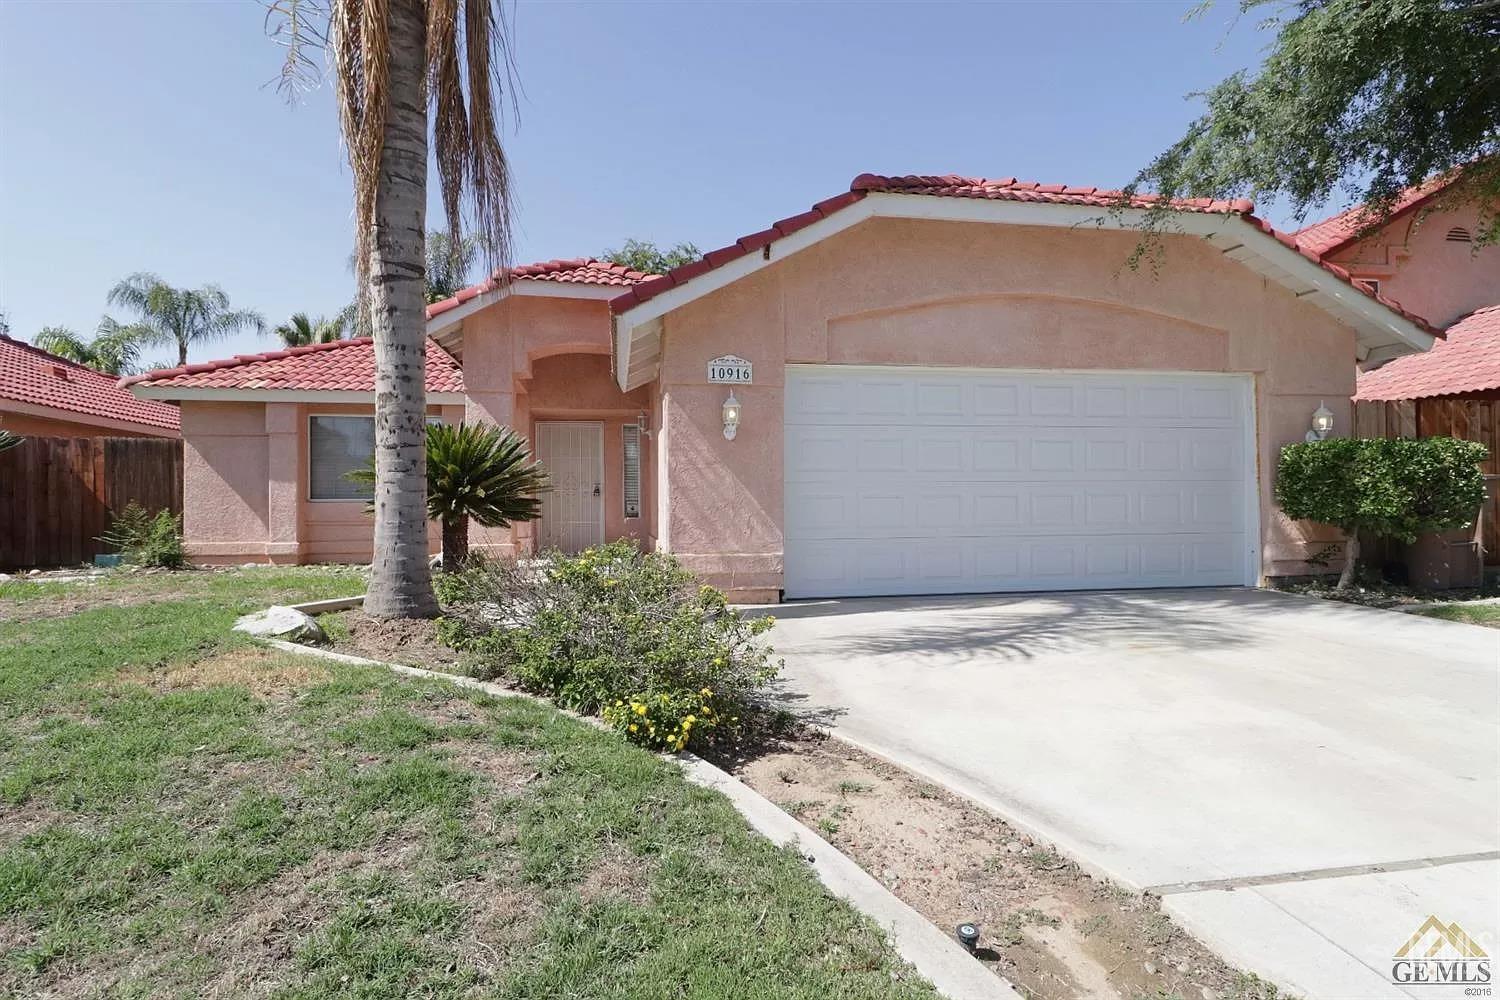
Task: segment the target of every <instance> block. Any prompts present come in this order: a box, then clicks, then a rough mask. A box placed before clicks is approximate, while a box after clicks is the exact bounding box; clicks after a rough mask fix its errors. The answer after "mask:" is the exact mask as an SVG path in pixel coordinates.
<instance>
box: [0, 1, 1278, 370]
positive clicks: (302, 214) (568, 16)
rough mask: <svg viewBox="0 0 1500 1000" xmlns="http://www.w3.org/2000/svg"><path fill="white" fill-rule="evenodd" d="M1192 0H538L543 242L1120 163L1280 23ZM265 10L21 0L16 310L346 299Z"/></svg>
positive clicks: (1175, 122)
mask: <svg viewBox="0 0 1500 1000" xmlns="http://www.w3.org/2000/svg"><path fill="white" fill-rule="evenodd" d="M1190 6H1191V4H1190V3H1189V2H1175V0H1173V2H1158V3H1130V2H1105V3H1061V2H1059V3H990V4H940V3H920V4H898V3H878V4H876V3H872V4H855V3H819V4H790V3H786V4H783V3H771V2H757V3H749V4H743V5H741V4H728V3H713V4H690V3H643V2H636V0H632V2H628V3H626V2H618V3H567V2H551V0H549V2H535V0H519V3H518V4H517V5H516V7H515V9H514V28H515V33H514V47H515V51H516V59H517V63H518V66H519V73H520V81H521V85H522V89H523V91H524V92H523V93H522V94H521V96H520V103H521V108H520V116H519V120H512V121H509V122H507V126H506V135H505V137H504V138H505V143H506V147H507V150H508V151H509V154H510V156H511V157H512V159H513V161H514V164H515V171H516V176H517V204H518V206H519V217H518V219H517V223H516V235H517V245H518V253H517V258H518V261H521V262H525V261H531V260H544V259H549V258H552V257H566V256H575V255H584V254H591V253H597V252H599V251H600V250H602V249H604V248H605V247H608V246H615V245H618V244H619V243H620V242H621V241H623V240H624V239H625V238H627V237H638V238H643V239H653V240H656V241H657V242H659V243H662V244H669V243H674V242H676V241H678V240H690V241H692V242H694V243H696V244H697V245H698V246H699V247H700V248H703V249H710V248H713V247H716V246H719V245H722V244H724V243H727V242H730V241H731V240H733V239H735V238H736V237H738V236H740V235H743V234H744V233H748V232H753V231H755V230H758V229H761V228H763V227H764V226H765V225H766V224H767V223H768V222H770V221H773V220H775V219H778V218H781V217H783V216H787V215H792V214H795V213H796V212H798V211H801V210H803V209H805V208H806V207H807V206H808V205H810V204H811V203H812V202H814V201H818V200H820V199H822V198H826V197H828V196H830V195H833V194H836V193H838V192H840V191H843V190H845V189H846V188H847V187H848V183H849V181H850V180H851V179H852V178H853V177H854V176H855V175H856V174H859V173H862V172H864V171H871V172H875V173H962V174H971V175H983V176H991V177H1004V176H1011V175H1016V176H1020V177H1023V178H1027V179H1032V180H1039V181H1045V182H1057V183H1073V184H1098V185H1101V186H1103V185H1118V184H1121V183H1124V182H1125V181H1127V180H1129V179H1130V177H1131V176H1132V175H1133V174H1134V172H1135V171H1136V170H1137V169H1138V168H1139V167H1140V166H1141V165H1142V164H1144V163H1145V162H1147V161H1148V160H1149V159H1150V157H1151V156H1152V155H1153V154H1154V153H1156V152H1157V151H1159V150H1160V149H1161V148H1162V147H1164V146H1165V145H1167V144H1168V143H1169V142H1171V141H1172V140H1173V139H1174V138H1176V137H1177V135H1178V134H1179V133H1180V131H1181V129H1182V127H1183V126H1184V125H1185V124H1186V123H1187V122H1188V121H1189V120H1190V119H1191V118H1192V117H1193V116H1194V114H1195V111H1196V108H1197V105H1196V103H1194V102H1192V101H1189V100H1186V99H1185V95H1187V94H1188V93H1189V92H1191V91H1194V90H1201V89H1203V88H1206V87H1208V86H1210V85H1212V84H1213V83H1215V82H1216V81H1218V80H1219V79H1220V78H1222V77H1224V76H1226V75H1228V74H1229V73H1231V72H1233V71H1235V70H1237V69H1240V68H1242V67H1245V66H1250V65H1254V64H1255V63H1256V62H1257V61H1258V60H1259V58H1260V56H1261V55H1262V53H1263V49H1264V46H1265V45H1266V44H1267V42H1268V41H1269V36H1267V35H1266V34H1264V33H1260V32H1258V31H1257V30H1256V26H1255V24H1254V23H1251V22H1249V21H1247V22H1244V23H1240V24H1239V25H1237V26H1236V27H1235V28H1234V30H1233V31H1230V30H1228V29H1229V25H1230V21H1231V19H1232V18H1233V16H1234V7H1235V6H1236V5H1235V4H1233V3H1229V2H1221V3H1220V4H1219V5H1218V6H1216V7H1215V8H1213V9H1212V10H1211V11H1210V12H1209V13H1208V15H1207V16H1206V17H1203V18H1200V19H1198V20H1195V21H1193V22H1190V23H1183V16H1184V14H1185V13H1186V12H1187V11H1188V9H1189V7H1190ZM262 22H263V12H262V8H261V7H260V5H259V4H258V3H256V2H254V0H222V2H210V0H204V2H197V3H191V2H182V3H167V2H152V3H147V2H141V3H107V2H88V3H84V2H67V0H0V309H3V310H4V311H5V312H6V313H7V314H8V316H9V320H10V324H11V332H12V335H13V336H20V337H25V338H30V337H31V336H32V335H34V334H35V333H36V331H37V330H39V329H40V328H41V327H42V326H45V325H49V324H61V325H65V326H70V327H73V328H74V329H76V330H78V331H80V332H92V330H93V328H94V326H95V324H97V322H98V320H99V317H100V315H101V314H102V313H104V312H105V311H106V310H107V305H106V302H105V295H106V293H107V291H108V289H109V287H110V286H111V285H112V284H113V283H114V282H115V281H117V280H119V279H120V278H122V277H124V276H125V275H126V274H128V273H130V272H132V271H136V270H150V271H155V272H157V273H159V274H160V275H162V276H163V277H164V278H165V279H166V280H168V281H169V282H171V283H173V284H177V285H197V284H201V283H204V282H216V283H218V284H219V285H221V286H223V288H224V289H225V290H226V291H227V292H228V293H229V295H230V298H231V301H232V302H233V303H234V304H235V305H237V306H249V307H253V308H256V309H259V310H260V311H261V312H263V313H264V314H265V315H266V317H267V319H268V320H269V321H270V322H271V324H272V325H274V324H275V323H277V322H279V321H281V320H283V319H285V317H286V316H287V315H289V314H290V313H292V312H295V311H299V310H301V311H307V312H310V313H313V314H315V315H316V314H318V313H333V312H336V311H337V310H338V309H340V308H341V307H342V306H343V305H344V304H345V303H346V302H347V301H348V300H349V299H350V297H351V296H352V292H353V288H352V285H353V279H352V278H351V277H350V275H349V273H348V270H347V261H348V254H349V248H350V243H351V235H350V233H351V227H350V218H349V203H350V186H349V173H348V168H347V166H346V165H345V163H344V160H343V154H342V150H341V149H340V147H339V143H338V134H337V122H336V119H335V114H334V108H333V99H332V94H331V92H330V90H329V89H328V88H327V87H326V86H325V87H324V88H322V89H321V90H319V91H317V92H315V93H313V94H311V95H309V96H308V97H307V98H306V99H305V100H304V101H303V102H302V103H301V104H300V105H299V106H297V107H295V108H292V107H288V106H287V105H286V103H285V102H283V101H282V100H281V99H280V97H279V96H278V95H277V93H276V92H275V90H274V89H273V88H272V87H270V86H268V85H267V82H268V81H269V80H270V79H271V78H272V77H273V75H274V74H275V72H276V69H277V66H278V64H279V60H280V50H279V49H277V48H276V46H274V45H273V44H272V43H271V42H270V41H268V40H267V39H266V37H265V35H264V33H263V25H262ZM1268 214H1269V215H1270V217H1271V218H1272V219H1273V221H1276V222H1278V223H1286V222H1289V220H1287V219H1285V218H1283V217H1280V216H1278V214H1277V213H1276V212H1275V211H1274V210H1271V211H1270V212H1269V213H1268ZM433 221H434V222H436V221H438V220H437V217H436V216H435V215H434V216H433ZM121 318H124V316H123V315H122V316H121ZM271 343H272V341H271V339H270V338H269V336H268V337H267V338H265V339H262V340H256V339H255V338H253V337H251V336H240V337H237V338H235V339H233V340H228V341H224V342H222V343H219V344H215V345H212V346H210V347H209V348H207V349H199V350H197V351H195V352H194V360H203V359H205V358H208V357H218V356H224V355H227V354H231V353H236V352H244V351H253V350H257V349H262V348H266V347H269V346H270V345H271ZM158 353H161V354H163V356H165V355H166V354H167V353H168V352H167V351H166V350H165V349H163V350H161V351H159V352H158Z"/></svg>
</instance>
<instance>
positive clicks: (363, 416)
mask: <svg viewBox="0 0 1500 1000" xmlns="http://www.w3.org/2000/svg"><path fill="white" fill-rule="evenodd" d="M315 417H350V418H353V419H355V420H368V421H370V422H371V424H372V425H373V424H374V422H375V415H374V414H373V413H337V412H328V411H320V412H317V413H312V412H309V413H308V414H307V425H306V431H307V434H306V437H305V438H304V441H305V443H306V451H307V459H306V461H305V462H303V470H302V471H303V475H304V476H306V482H307V489H306V490H305V491H304V492H305V493H306V497H305V500H306V501H307V502H308V503H358V504H365V503H369V502H370V499H371V497H373V496H374V493H373V492H372V493H371V495H370V496H369V497H315V496H313V495H312V492H313V477H312V463H313V450H312V422H313V419H314V418H315ZM426 420H427V423H428V425H431V424H441V423H446V421H444V420H443V418H442V417H440V416H438V415H436V414H431V413H429V414H428V415H427V418H426ZM371 431H372V437H373V427H372V429H371ZM373 455H374V452H371V456H372V457H373Z"/></svg>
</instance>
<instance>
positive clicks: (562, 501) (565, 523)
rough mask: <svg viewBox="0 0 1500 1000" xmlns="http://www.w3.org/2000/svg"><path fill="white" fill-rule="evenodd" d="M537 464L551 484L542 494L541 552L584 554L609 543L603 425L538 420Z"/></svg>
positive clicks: (582, 421) (587, 422)
mask: <svg viewBox="0 0 1500 1000" xmlns="http://www.w3.org/2000/svg"><path fill="white" fill-rule="evenodd" d="M536 452H537V458H538V459H539V460H540V461H541V463H542V465H544V466H545V467H546V469H547V474H548V475H549V476H550V477H551V479H552V489H551V490H550V491H549V492H547V493H543V494H542V523H541V537H540V539H539V541H540V547H541V548H543V549H561V550H562V551H564V552H581V551H582V550H584V549H586V548H588V547H589V546H591V545H599V544H601V543H602V542H603V541H604V425H603V424H601V423H597V422H593V421H584V420H539V421H537V425H536Z"/></svg>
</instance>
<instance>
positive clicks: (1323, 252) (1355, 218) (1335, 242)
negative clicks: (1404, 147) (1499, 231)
mask: <svg viewBox="0 0 1500 1000" xmlns="http://www.w3.org/2000/svg"><path fill="white" fill-rule="evenodd" d="M1456 179H1457V175H1456V174H1449V175H1447V176H1444V177H1436V178H1433V179H1432V180H1430V181H1428V182H1427V183H1425V184H1419V185H1418V186H1416V187H1411V188H1407V189H1406V190H1405V191H1402V192H1401V194H1399V195H1398V196H1397V197H1396V200H1395V202H1394V203H1393V204H1392V205H1391V210H1390V212H1388V213H1387V214H1386V222H1389V221H1391V220H1392V219H1394V218H1395V217H1396V216H1398V215H1400V214H1402V213H1403V212H1406V211H1407V210H1409V209H1413V208H1417V207H1419V206H1421V205H1423V204H1426V203H1427V202H1428V201H1429V200H1431V199H1432V198H1433V197H1434V196H1436V195H1437V194H1439V193H1440V192H1442V191H1443V190H1444V189H1445V188H1447V187H1448V186H1449V185H1450V184H1452V183H1453V181H1454V180H1456ZM1374 221H1375V220H1374V219H1373V218H1371V217H1369V216H1368V215H1366V214H1365V206H1364V205H1355V206H1353V207H1352V208H1347V209H1345V210H1344V211H1342V212H1340V213H1339V214H1338V215H1334V216H1330V217H1329V218H1327V219H1324V220H1323V221H1322V222H1314V223H1313V224H1312V225H1310V226H1303V227H1302V228H1301V229H1299V230H1297V232H1296V233H1294V234H1293V236H1294V238H1295V239H1296V240H1297V245H1298V246H1300V247H1302V248H1304V249H1307V250H1311V251H1312V252H1313V253H1315V254H1317V255H1318V256H1320V257H1326V256H1328V255H1329V254H1331V253H1334V252H1335V251H1338V250H1342V249H1343V248H1344V247H1346V246H1348V245H1349V244H1350V243H1353V242H1354V241H1355V240H1356V239H1357V238H1358V237H1359V235H1360V233H1361V232H1363V231H1364V230H1365V228H1366V226H1367V225H1368V224H1369V223H1371V222H1374ZM1382 224H1383V223H1382Z"/></svg>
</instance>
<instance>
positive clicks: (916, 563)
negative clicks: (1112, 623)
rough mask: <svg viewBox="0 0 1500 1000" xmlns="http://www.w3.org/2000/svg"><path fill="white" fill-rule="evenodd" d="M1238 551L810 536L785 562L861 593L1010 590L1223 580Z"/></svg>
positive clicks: (1112, 542) (832, 590)
mask: <svg viewBox="0 0 1500 1000" xmlns="http://www.w3.org/2000/svg"><path fill="white" fill-rule="evenodd" d="M1235 561H1236V554H1235V552H1234V551H1233V550H1232V548H1231V547H1230V546H1229V545H1228V544H1227V543H1225V542H1223V541H1215V540H1208V541H1205V540H1202V539H1201V538H1199V537H1198V536H1183V535H1170V536H1161V537H1158V538H1151V539H1144V540H1143V539H1131V540H1128V541H1122V540H1119V539H1100V540H1093V541H1091V540H1088V539H1078V538H1067V537H1059V536H1053V537H1041V538H1026V539H1018V540H1015V541H1008V542H997V541H990V540H984V541H980V542H978V543H975V542H973V541H970V540H965V541H964V543H963V544H957V543H955V542H951V541H939V542H937V543H934V542H931V541H928V540H925V539H910V538H908V539H891V540H881V541H874V540H865V541H859V542H854V543H849V542H847V541H839V542H809V543H805V544H803V545H800V546H798V548H797V549H795V550H792V549H789V550H788V551H787V553H786V559H785V567H786V574H787V579H788V580H796V581H798V584H799V586H800V587H802V588H804V589H805V590H807V591H809V592H808V593H800V594H799V593H793V595H792V596H804V597H806V596H840V597H861V596H880V595H889V594H952V593H965V592H987V591H1007V590H1012V591H1014V590H1088V589H1095V588H1106V587H1108V588H1115V587H1151V586H1159V587H1180V586H1221V585H1223V583H1224V579H1223V577H1224V574H1225V573H1226V572H1228V571H1230V570H1231V569H1232V568H1233V564H1234V563H1235Z"/></svg>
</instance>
